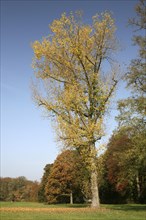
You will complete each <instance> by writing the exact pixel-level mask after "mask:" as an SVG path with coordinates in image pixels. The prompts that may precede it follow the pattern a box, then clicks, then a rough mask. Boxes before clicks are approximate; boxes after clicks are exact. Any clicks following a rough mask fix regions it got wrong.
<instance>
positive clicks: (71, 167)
mask: <svg viewBox="0 0 146 220" xmlns="http://www.w3.org/2000/svg"><path fill="white" fill-rule="evenodd" d="M78 160H79V155H77V152H75V151H70V150H66V151H64V152H62V153H61V154H60V155H59V156H58V157H57V158H56V160H55V162H54V164H53V166H52V168H51V172H50V175H49V177H48V182H47V184H46V187H45V190H46V197H47V201H48V203H61V202H69V201H70V203H73V201H74V202H81V201H83V193H82V189H81V178H82V168H81V169H79V166H78V165H79V164H80V163H79V161H78Z"/></svg>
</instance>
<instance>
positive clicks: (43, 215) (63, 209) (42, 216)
mask: <svg viewBox="0 0 146 220" xmlns="http://www.w3.org/2000/svg"><path fill="white" fill-rule="evenodd" d="M0 206H1V214H0V216H1V218H0V220H146V205H132V204H129V205H102V206H101V209H100V210H96V209H90V208H89V207H86V206H85V205H72V206H70V205H44V204H40V203H30V202H14V203H10V202H1V203H0Z"/></svg>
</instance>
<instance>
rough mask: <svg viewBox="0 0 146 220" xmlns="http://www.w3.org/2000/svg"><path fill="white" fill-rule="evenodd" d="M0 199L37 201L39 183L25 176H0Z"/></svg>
mask: <svg viewBox="0 0 146 220" xmlns="http://www.w3.org/2000/svg"><path fill="white" fill-rule="evenodd" d="M0 185H1V187H0V200H2V201H13V202H14V201H37V200H38V188H39V184H38V182H36V181H34V182H33V181H29V180H27V179H26V178H25V177H18V178H9V177H6V178H2V177H1V178H0Z"/></svg>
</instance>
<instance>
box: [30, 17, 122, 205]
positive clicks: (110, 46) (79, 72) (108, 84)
mask: <svg viewBox="0 0 146 220" xmlns="http://www.w3.org/2000/svg"><path fill="white" fill-rule="evenodd" d="M50 29H51V31H52V35H49V36H48V37H46V38H43V41H42V42H41V43H40V42H38V41H35V42H34V44H33V50H34V56H35V57H34V61H33V68H34V70H35V76H36V78H37V79H38V80H39V79H40V83H42V84H40V87H39V88H37V87H35V88H34V98H35V100H36V102H37V104H38V105H39V106H42V107H44V108H45V110H46V112H47V113H49V115H50V116H52V117H53V119H55V120H54V122H55V121H56V122H57V123H56V127H57V129H56V130H57V133H58V138H59V139H60V140H61V141H62V143H63V144H64V146H66V147H72V148H73V149H78V148H80V152H81V153H82V156H83V158H84V159H85V160H86V162H88V169H89V173H90V182H91V192H92V207H99V203H100V202H99V196H98V185H97V176H98V175H97V169H96V155H97V150H96V147H95V143H96V142H97V141H98V140H99V139H101V137H102V136H103V134H104V129H103V117H104V115H105V113H106V110H107V107H108V105H109V101H110V98H111V96H112V94H113V92H114V90H115V87H116V85H117V72H118V71H119V70H118V68H117V67H115V66H114V64H113V62H112V60H113V59H111V55H112V53H113V52H114V51H115V49H116V40H115V37H114V32H115V25H114V20H113V19H112V18H111V16H110V14H108V13H102V15H101V16H100V15H96V16H94V17H93V23H92V25H89V24H83V21H82V17H81V15H80V13H78V16H77V15H73V14H70V16H67V15H66V14H65V13H64V14H62V16H61V18H60V19H58V20H54V21H53V23H52V24H51V25H50ZM107 62H108V63H109V64H111V65H109V70H108V73H109V72H110V74H107V73H106V72H105V68H104V65H105V64H107ZM110 70H111V71H110ZM41 88H42V90H41Z"/></svg>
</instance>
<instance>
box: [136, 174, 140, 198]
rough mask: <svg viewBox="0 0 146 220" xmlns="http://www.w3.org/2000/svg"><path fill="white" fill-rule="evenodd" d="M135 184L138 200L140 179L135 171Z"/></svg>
mask: <svg viewBox="0 0 146 220" xmlns="http://www.w3.org/2000/svg"><path fill="white" fill-rule="evenodd" d="M136 186H137V197H138V202H139V199H140V181H139V175H138V173H137V176H136Z"/></svg>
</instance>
